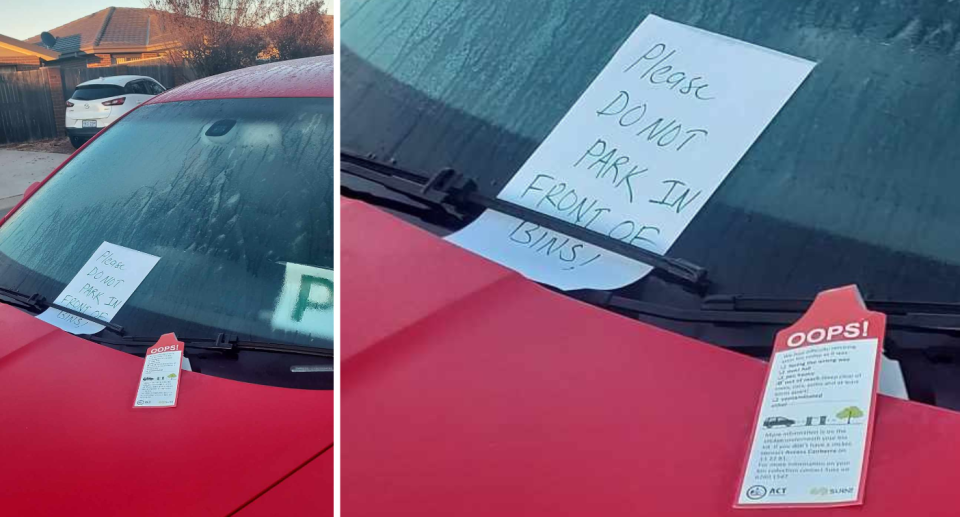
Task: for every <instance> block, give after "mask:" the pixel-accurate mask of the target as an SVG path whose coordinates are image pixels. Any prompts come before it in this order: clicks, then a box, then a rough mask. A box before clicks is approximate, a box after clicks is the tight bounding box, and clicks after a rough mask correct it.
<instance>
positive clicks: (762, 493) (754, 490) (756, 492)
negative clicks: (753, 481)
mask: <svg viewBox="0 0 960 517" xmlns="http://www.w3.org/2000/svg"><path fill="white" fill-rule="evenodd" d="M766 496H767V487H765V486H763V485H753V486H752V487H750V488H748V489H747V498H748V499H753V500H754V501H756V500H758V499H763V498H764V497H766Z"/></svg>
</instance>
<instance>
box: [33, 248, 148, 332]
mask: <svg viewBox="0 0 960 517" xmlns="http://www.w3.org/2000/svg"><path fill="white" fill-rule="evenodd" d="M158 260H160V257H155V256H153V255H148V254H146V253H142V252H139V251H136V250H132V249H130V248H124V247H123V246H118V245H116V244H111V243H109V242H104V243H103V244H101V245H100V247H99V248H97V251H94V252H93V256H91V257H90V259H89V260H87V263H86V264H84V265H83V267H82V268H80V272H79V273H77V275H76V276H74V277H73V280H71V281H70V283H69V284H67V287H65V288H64V289H63V291H61V292H60V294H59V295H58V296H57V298H56V299H55V300H54V301H53V303H55V304H57V305H60V306H62V307H67V308H69V309H73V310H75V311H77V312H80V313H82V314H86V315H88V316H90V317H92V318H96V319H99V320H103V321H111V320H112V319H113V317H114V316H115V315H116V314H117V312H118V311H119V310H120V309H121V308H122V307H123V304H125V303H126V302H127V299H128V298H130V296H131V295H132V294H133V292H134V291H136V289H137V287H139V286H140V282H143V279H144V278H146V277H147V274H148V273H150V271H151V270H152V269H153V266H155V265H157V261H158ZM37 318H39V319H40V320H42V321H45V322H47V323H49V324H51V325H53V326H55V327H59V328H61V329H63V330H66V331H67V332H70V333H73V334H96V333H97V332H100V331H101V330H103V325H99V324H96V323H93V322H91V321H89V320H86V319H84V318H81V317H79V316H76V315H73V314H70V313H67V312H63V311H61V310H59V309H54V308H50V309H47V310H45V311H43V313H41V314H39V315H38V316H37Z"/></svg>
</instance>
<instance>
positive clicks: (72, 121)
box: [66, 75, 166, 147]
mask: <svg viewBox="0 0 960 517" xmlns="http://www.w3.org/2000/svg"><path fill="white" fill-rule="evenodd" d="M165 91H166V88H164V87H163V86H162V85H161V84H160V83H158V82H157V81H155V80H154V79H153V78H151V77H145V76H142V75H116V76H113V77H101V78H100V79H94V80H92V81H87V82H85V83H80V84H78V85H77V89H76V90H75V91H74V92H73V95H72V96H71V97H70V100H68V101H67V116H66V126H67V136H69V137H70V143H71V144H73V146H74V147H80V146H81V145H83V143H84V142H86V141H87V140H89V139H90V137H92V136H93V135H95V134H97V132H98V131H100V130H101V129H103V128H105V127H107V126H109V125H110V124H112V123H113V121H114V120H117V119H118V118H120V116H121V115H123V114H124V113H126V112H128V111H130V110H132V109H133V108H136V107H137V106H138V105H140V104H142V103H144V102H146V101H147V100H149V99H150V98H152V97H155V96H157V95H159V94H161V93H163V92H165Z"/></svg>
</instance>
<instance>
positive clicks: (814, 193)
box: [342, 0, 960, 301]
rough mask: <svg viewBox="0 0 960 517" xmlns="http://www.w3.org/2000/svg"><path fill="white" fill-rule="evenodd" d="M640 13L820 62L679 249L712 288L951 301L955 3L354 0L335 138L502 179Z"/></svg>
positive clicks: (954, 274)
mask: <svg viewBox="0 0 960 517" xmlns="http://www.w3.org/2000/svg"><path fill="white" fill-rule="evenodd" d="M737 13H739V14H737ZM648 14H656V15H658V16H662V17H665V18H667V19H670V20H674V21H677V22H681V23H686V24H689V25H693V26H696V27H699V28H702V29H706V30H709V31H712V32H716V33H719V34H723V35H727V36H731V37H734V38H737V39H741V40H744V41H748V42H751V43H755V44H758V45H762V46H764V47H768V48H771V49H775V50H778V51H782V52H785V53H788V54H791V55H795V56H799V57H802V58H806V59H811V60H814V61H817V62H818V64H817V66H816V68H815V69H814V70H813V72H812V73H811V74H810V76H809V77H808V79H807V80H806V82H805V83H804V84H803V85H802V86H801V87H800V89H799V90H798V91H797V93H796V94H795V95H794V96H793V97H792V98H791V99H790V100H789V101H788V102H787V103H786V105H785V106H784V108H783V109H782V110H781V112H780V113H779V114H778V115H777V116H776V118H775V119H774V120H773V122H772V123H771V124H770V125H769V126H768V127H767V129H766V130H765V132H764V133H763V134H762V135H761V137H760V138H759V139H758V140H757V141H756V143H755V144H754V145H753V146H752V147H751V148H750V149H749V150H748V151H747V154H746V156H745V157H744V158H743V159H742V160H741V161H740V163H739V164H738V165H737V166H736V167H735V168H734V169H733V171H732V172H731V173H730V175H729V177H728V178H727V179H726V181H725V182H724V183H723V184H722V185H721V186H720V188H719V189H718V190H717V191H716V193H715V194H714V196H713V197H712V198H711V199H710V200H709V201H708V202H707V203H706V205H705V206H704V208H703V209H702V211H701V212H700V213H699V214H698V215H697V216H696V218H695V219H694V221H693V222H692V223H691V224H690V226H689V227H688V228H687V229H686V230H685V232H684V233H683V235H682V236H681V237H680V238H679V239H678V241H677V242H676V243H675V244H674V246H673V247H672V248H671V249H670V251H669V255H671V256H676V257H683V258H685V259H688V260H690V261H692V262H694V263H696V264H699V265H701V266H704V267H706V268H707V269H708V270H709V272H710V278H711V280H712V281H713V282H714V291H715V292H724V293H738V294H745V295H754V296H776V297H804V298H809V297H812V296H814V295H815V294H816V293H817V292H818V291H820V290H822V289H824V288H828V287H834V286H838V285H844V284H850V283H857V284H859V286H860V288H861V290H862V291H863V292H864V293H865V294H866V295H867V296H870V297H873V298H878V299H908V300H931V301H953V300H956V299H957V298H958V297H960V283H958V282H957V281H956V280H955V279H956V278H960V239H955V238H952V236H953V232H952V231H948V229H949V228H953V227H956V226H958V225H960V204H958V203H956V202H955V200H954V196H953V192H954V190H955V189H954V187H955V186H957V187H960V175H958V174H956V164H957V163H958V160H960V147H958V146H956V145H952V144H951V142H953V141H955V140H957V138H958V137H960V124H957V120H958V119H960V96H958V95H957V94H956V92H955V91H954V90H953V89H952V88H949V87H946V86H945V85H951V84H955V83H956V82H957V81H956V80H960V68H957V67H956V66H955V65H956V55H955V53H954V51H955V49H956V45H957V42H958V41H960V39H958V36H957V33H956V32H955V31H951V30H947V29H946V28H945V27H946V26H942V24H943V23H946V22H943V20H951V19H957V17H958V16H960V4H956V3H950V2H944V1H937V0H925V1H922V2H919V3H903V2H892V3H885V4H883V5H879V4H877V3H876V2H875V1H873V0H854V1H853V2H852V3H851V2H842V3H837V4H830V3H823V2H820V1H815V0H801V1H798V2H791V3H790V5H789V7H788V8H785V5H784V3H783V2H769V1H765V0H747V1H740V0H738V1H733V0H718V1H717V2H710V3H709V5H708V4H705V3H703V2H689V1H686V2H685V1H677V2H660V1H651V0H641V1H637V0H596V1H593V2H583V1H582V0H540V1H530V2H515V1H510V0H450V1H444V2H436V1H433V0H396V1H392V2H375V1H363V0H345V1H344V2H343V16H344V22H343V33H342V44H343V51H342V53H343V57H342V63H343V67H342V80H343V84H344V88H343V92H344V95H343V98H342V109H343V114H344V121H345V122H344V124H343V128H342V146H343V148H344V150H345V151H348V152H351V153H356V154H358V155H361V156H370V155H373V156H376V157H379V159H381V160H382V161H385V162H391V163H392V161H394V160H395V163H396V164H397V165H398V166H400V167H404V168H407V169H410V170H417V171H422V172H425V173H427V174H432V173H435V172H436V171H438V170H440V169H442V168H444V167H453V168H454V169H457V170H458V171H460V172H463V173H466V174H469V175H472V176H474V177H478V178H480V179H481V181H479V182H478V183H479V188H481V189H482V190H486V193H487V194H490V195H495V194H496V193H497V192H499V190H500V189H501V188H502V187H503V185H504V183H505V182H506V181H507V180H508V179H509V178H510V177H511V176H512V175H513V174H514V173H515V172H516V171H517V170H518V169H519V168H520V166H521V165H522V164H523V162H524V161H525V160H526V159H527V158H528V157H529V156H530V154H531V153H532V152H533V150H534V149H535V148H536V147H537V145H538V144H539V143H540V142H541V141H542V140H543V139H544V138H545V137H546V135H547V134H548V133H549V132H550V130H551V129H552V128H553V127H554V126H555V125H556V124H557V123H558V122H559V120H560V119H561V117H562V116H563V115H564V113H566V111H567V110H568V109H569V108H570V106H572V105H573V103H574V102H575V101H576V99H577V98H578V97H579V95H580V94H581V93H582V92H583V90H584V89H585V88H586V87H587V86H588V85H589V83H590V82H591V81H592V80H593V79H594V78H595V77H596V76H597V74H598V73H599V72H600V70H601V69H602V67H603V66H604V65H605V64H606V63H607V61H608V60H609V59H610V58H611V57H612V56H613V54H614V53H615V52H616V50H617V49H618V48H619V46H620V45H621V44H622V43H623V42H624V40H625V39H626V38H627V36H628V35H629V34H630V33H631V32H632V31H633V30H634V29H635V28H636V27H637V26H638V25H639V24H640V22H641V21H642V20H643V19H644V18H645V17H646V16H647V15H648ZM948 25H949V24H948ZM370 121H376V123H370ZM644 283H646V284H650V283H651V281H650V280H649V279H648V280H646V281H641V282H640V284H644ZM633 289H634V290H635V291H638V292H640V294H642V295H643V296H644V297H646V298H648V299H651V298H652V299H656V298H664V297H667V296H672V295H667V294H665V293H664V292H662V291H663V290H661V289H659V288H658V287H657V286H655V285H646V286H645V287H643V286H634V287H633ZM674 291H675V290H674Z"/></svg>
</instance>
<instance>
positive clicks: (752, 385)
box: [340, 201, 960, 517]
mask: <svg viewBox="0 0 960 517" xmlns="http://www.w3.org/2000/svg"><path fill="white" fill-rule="evenodd" d="M341 227H342V231H341V260H342V262H341V263H342V266H341V275H342V279H341V284H340V285H343V286H345V287H344V289H343V292H342V295H341V296H342V310H341V318H342V320H341V321H342V323H341V325H342V326H341V337H342V343H341V351H342V361H341V372H342V377H341V380H342V384H341V385H342V387H343V391H342V393H341V397H342V399H341V400H342V404H341V422H342V424H341V425H342V428H341V432H342V437H343V439H342V444H341V445H340V447H342V452H341V466H342V474H341V487H342V499H341V501H342V509H343V512H344V515H411V516H413V515H416V516H418V517H423V516H437V517H440V516H443V517H446V516H450V515H457V516H461V517H465V516H486V515H497V514H501V515H526V516H545V517H547V516H549V517H557V516H562V515H570V516H574V515H575V516H581V515H604V516H615V515H624V516H627V515H629V516H634V515H656V516H666V515H683V516H696V517H702V516H717V515H743V514H744V513H745V512H750V511H751V510H734V509H733V508H732V505H733V501H734V498H735V493H736V490H737V480H738V478H739V475H740V470H741V468H742V465H743V458H744V454H745V451H746V447H747V442H748V439H749V434H750V431H751V424H752V419H753V418H754V412H755V409H756V407H757V402H758V398H759V396H760V390H761V386H762V384H763V381H764V374H765V369H766V365H765V364H764V363H762V362H760V361H756V360H754V359H751V358H748V357H745V356H741V355H738V354H735V353H733V352H729V351H725V350H722V349H720V348H718V347H715V346H712V345H709V344H706V343H703V342H699V341H696V340H694V339H690V338H687V337H684V336H680V335H677V334H674V333H671V332H667V331H664V330H661V329H658V328H656V327H653V326H650V325H646V324H643V323H639V322H637V321H634V320H631V319H629V318H625V317H622V316H618V315H615V314H612V313H610V312H606V311H603V310H600V309H597V308H594V307H591V306H588V305H585V304H583V303H580V302H577V301H574V300H572V299H570V298H567V297H565V296H563V295H561V294H556V293H553V292H551V291H548V290H547V289H544V288H542V287H540V286H538V285H536V284H534V283H533V282H530V281H528V280H526V279H524V278H522V277H521V276H519V275H518V274H516V273H513V272H511V271H508V270H507V269H505V268H502V267H500V266H498V265H496V264H494V263H491V262H489V261H487V260H485V259H482V258H480V257H478V256H476V255H473V254H471V253H469V252H467V251H464V250H461V249H459V248H457V247H455V246H453V245H451V244H448V243H446V242H444V241H442V240H441V239H438V238H437V237H435V236H433V235H430V234H428V233H426V232H424V231H422V230H419V229H417V228H415V227H413V226H410V225H408V224H406V223H403V222H401V221H399V220H397V219H395V218H393V217H391V216H389V215H386V214H384V213H383V212H380V211H378V210H376V209H374V208H371V207H369V206H367V205H364V204H362V203H358V202H353V201H343V202H342V203H341ZM875 433H876V434H875V438H874V441H873V451H872V458H871V461H870V469H869V472H868V474H867V476H868V480H867V489H866V504H865V505H864V506H863V507H862V508H859V509H849V508H846V509H844V508H841V509H818V510H814V513H816V514H817V515H824V516H826V515H829V516H838V515H849V514H850V513H851V512H855V513H857V515H863V516H879V515H884V516H901V515H925V516H947V515H949V516H953V515H956V513H957V511H956V509H955V504H953V495H954V494H955V492H956V489H955V487H954V482H953V476H952V475H950V471H951V470H952V469H953V467H954V465H956V464H957V463H960V449H958V448H957V447H955V446H954V444H955V441H956V437H957V436H958V435H960V415H958V414H956V413H954V412H950V411H945V410H941V409H937V408H934V407H928V406H923V405H919V404H914V403H910V402H904V401H900V400H896V399H892V398H888V397H880V400H879V403H878V408H877V420H876V431H875ZM756 512H758V513H763V511H762V510H756ZM775 513H776V515H778V516H784V515H790V516H793V515H796V516H808V515H810V514H811V511H810V510H809V509H798V510H778V511H776V512H775Z"/></svg>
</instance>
